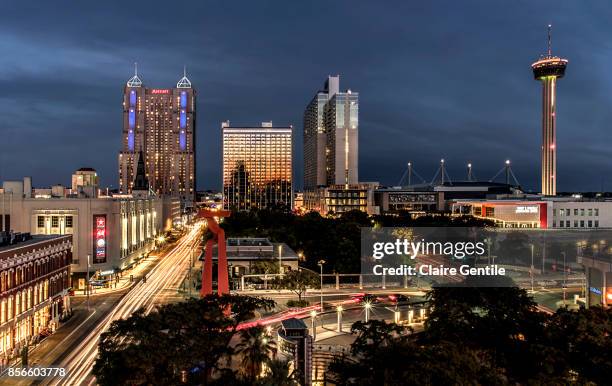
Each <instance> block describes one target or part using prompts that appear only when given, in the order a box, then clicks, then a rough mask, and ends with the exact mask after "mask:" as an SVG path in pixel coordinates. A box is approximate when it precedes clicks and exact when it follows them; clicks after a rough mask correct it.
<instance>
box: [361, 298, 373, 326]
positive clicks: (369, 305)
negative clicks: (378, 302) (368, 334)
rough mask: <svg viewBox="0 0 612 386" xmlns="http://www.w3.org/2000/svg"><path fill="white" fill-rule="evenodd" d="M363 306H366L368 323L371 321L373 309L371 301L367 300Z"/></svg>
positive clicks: (366, 320)
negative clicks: (371, 310)
mask: <svg viewBox="0 0 612 386" xmlns="http://www.w3.org/2000/svg"><path fill="white" fill-rule="evenodd" d="M363 307H364V308H365V322H366V323H368V322H369V321H370V309H372V303H371V302H369V301H368V302H365V303H364V305H363Z"/></svg>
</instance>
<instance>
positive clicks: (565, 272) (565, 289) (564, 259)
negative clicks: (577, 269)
mask: <svg viewBox="0 0 612 386" xmlns="http://www.w3.org/2000/svg"><path fill="white" fill-rule="evenodd" d="M561 254H562V255H563V305H564V306H565V298H566V292H567V283H566V281H567V259H566V256H565V252H561Z"/></svg>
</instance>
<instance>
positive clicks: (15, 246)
mask: <svg viewBox="0 0 612 386" xmlns="http://www.w3.org/2000/svg"><path fill="white" fill-rule="evenodd" d="M4 234H6V233H4ZM15 235H18V236H21V237H24V238H23V239H20V240H16V241H14V242H13V243H12V244H9V243H4V242H3V241H4V240H3V233H2V232H0V254H2V255H0V259H1V258H3V257H6V255H7V252H9V253H10V252H11V251H13V250H14V251H15V252H17V251H18V250H19V249H21V248H24V247H29V246H33V245H35V244H39V243H43V242H46V241H49V240H53V239H60V238H63V237H71V235H34V236H31V235H30V234H29V233H21V234H17V233H16V234H15Z"/></svg>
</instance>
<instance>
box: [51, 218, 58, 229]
mask: <svg viewBox="0 0 612 386" xmlns="http://www.w3.org/2000/svg"><path fill="white" fill-rule="evenodd" d="M51 227H52V228H57V227H59V217H58V216H51Z"/></svg>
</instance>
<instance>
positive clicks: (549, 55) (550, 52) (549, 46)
mask: <svg viewBox="0 0 612 386" xmlns="http://www.w3.org/2000/svg"><path fill="white" fill-rule="evenodd" d="M551 30H552V24H549V25H548V57H549V58H550V57H552V37H551V32H552V31H551Z"/></svg>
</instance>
